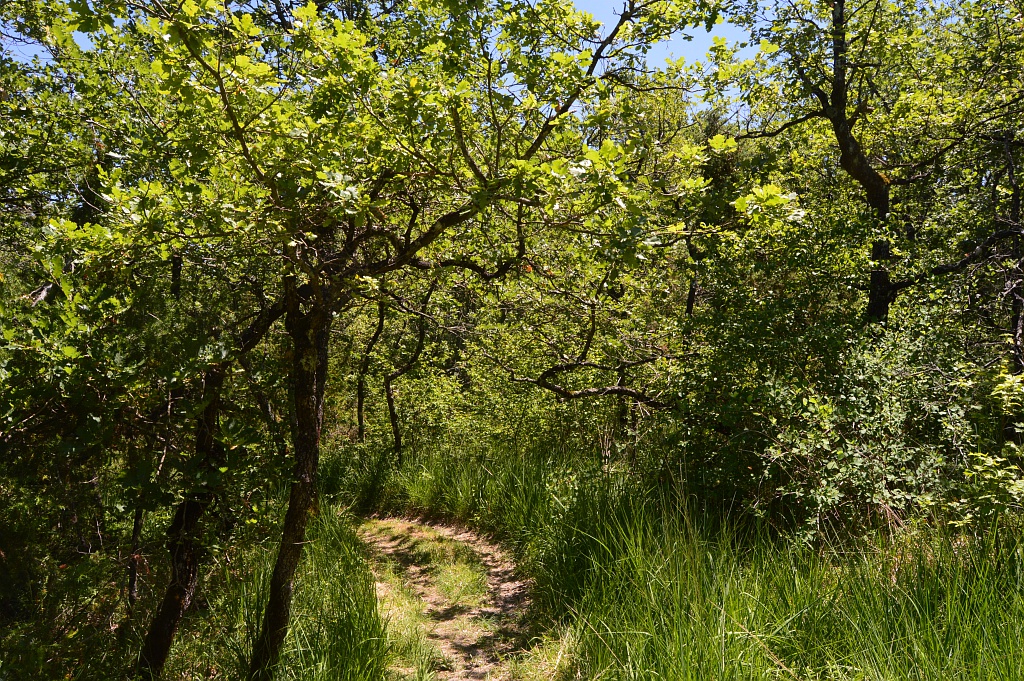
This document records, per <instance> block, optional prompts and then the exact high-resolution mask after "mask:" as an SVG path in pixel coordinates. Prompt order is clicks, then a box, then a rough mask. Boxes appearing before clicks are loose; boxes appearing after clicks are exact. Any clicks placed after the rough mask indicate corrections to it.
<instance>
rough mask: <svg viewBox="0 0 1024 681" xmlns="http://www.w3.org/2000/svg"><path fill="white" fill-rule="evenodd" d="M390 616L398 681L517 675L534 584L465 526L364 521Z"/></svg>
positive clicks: (501, 679) (498, 679) (497, 680)
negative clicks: (529, 587)
mask: <svg viewBox="0 0 1024 681" xmlns="http://www.w3.org/2000/svg"><path fill="white" fill-rule="evenodd" d="M360 535H361V536H362V538H363V540H364V541H365V542H366V544H367V545H368V546H369V548H370V557H371V560H372V565H373V570H374V575H375V578H376V581H377V597H378V599H379V600H380V604H381V609H382V611H383V614H384V616H385V618H387V620H388V631H389V636H390V638H391V643H392V649H393V650H394V652H395V658H396V659H395V661H394V663H393V665H392V669H391V678H392V679H394V680H395V681H426V680H428V679H437V680H438V681H441V680H445V681H448V680H461V679H479V680H487V681H509V680H511V679H513V678H515V677H516V676H517V674H515V673H514V670H513V667H514V657H515V656H516V654H517V653H519V652H520V651H521V650H522V649H523V648H522V646H523V644H524V638H525V626H524V617H525V613H526V609H527V606H528V602H527V585H526V583H525V582H524V581H523V580H521V579H519V578H517V576H516V575H515V570H514V565H513V563H512V561H511V560H509V558H508V557H507V556H506V555H505V554H504V553H503V552H502V550H501V549H500V548H498V547H497V546H495V545H494V544H492V543H490V542H487V541H485V540H484V539H482V538H481V537H480V536H479V535H477V534H475V533H473V532H471V531H469V530H466V529H464V528H456V527H451V526H448V525H441V524H435V523H429V522H424V521H416V520H409V519H398V518H383V519H370V520H366V521H365V522H363V524H362V525H361V526H360Z"/></svg>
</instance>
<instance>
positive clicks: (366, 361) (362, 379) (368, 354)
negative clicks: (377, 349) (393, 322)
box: [356, 300, 387, 442]
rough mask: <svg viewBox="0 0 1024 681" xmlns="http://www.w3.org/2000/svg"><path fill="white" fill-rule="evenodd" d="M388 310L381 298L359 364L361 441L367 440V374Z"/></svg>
mask: <svg viewBox="0 0 1024 681" xmlns="http://www.w3.org/2000/svg"><path fill="white" fill-rule="evenodd" d="M386 311H387V305H386V303H385V302H384V301H383V300H381V301H380V302H379V303H378V304H377V328H375V329H374V330H373V335H372V336H370V341H369V342H368V343H367V344H366V350H364V351H363V361H362V362H361V363H360V364H359V380H358V381H357V383H356V437H357V438H358V439H359V442H365V441H366V421H365V417H364V415H363V405H364V403H365V402H366V374H367V372H369V370H370V360H371V358H372V356H373V348H374V346H375V345H377V340H378V339H379V338H380V334H381V333H382V332H383V331H384V316H385V313H386Z"/></svg>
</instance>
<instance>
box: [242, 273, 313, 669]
mask: <svg viewBox="0 0 1024 681" xmlns="http://www.w3.org/2000/svg"><path fill="white" fill-rule="evenodd" d="M290 298H291V300H289V302H288V306H289V308H288V313H287V317H286V321H285V324H286V328H287V330H288V334H289V336H291V339H292V344H293V357H292V381H293V385H292V393H293V397H292V400H293V410H294V411H293V415H292V448H293V450H294V451H295V475H294V478H293V480H292V485H291V491H290V494H289V497H288V511H287V513H286V514H285V519H284V528H283V529H282V532H281V544H280V547H279V548H278V554H277V562H276V563H275V564H274V573H273V575H272V576H271V579H270V592H269V594H268V596H267V606H266V610H265V611H264V613H263V623H262V625H261V627H260V632H259V635H258V636H257V638H256V644H255V646H254V648H253V653H252V659H251V660H250V663H249V679H251V680H254V681H255V680H259V681H270V679H272V678H273V675H274V670H275V668H276V667H277V664H278V661H279V660H280V657H281V649H282V648H283V646H284V640H285V636H286V635H287V633H288V625H289V622H290V620H291V602H292V591H293V590H294V583H295V572H296V570H297V569H298V566H299V560H300V559H301V557H302V546H303V544H304V543H305V540H306V525H307V522H308V520H309V516H310V513H311V512H312V511H313V510H314V507H315V505H316V485H317V480H316V475H317V467H318V465H319V462H320V430H321V427H322V425H323V403H324V383H325V381H326V378H327V359H328V341H329V336H330V323H331V311H330V310H329V309H328V307H327V305H326V304H325V303H323V302H314V303H312V305H311V309H310V310H309V311H308V312H302V311H301V310H300V309H299V300H298V297H297V294H295V293H294V291H293V292H291V293H290Z"/></svg>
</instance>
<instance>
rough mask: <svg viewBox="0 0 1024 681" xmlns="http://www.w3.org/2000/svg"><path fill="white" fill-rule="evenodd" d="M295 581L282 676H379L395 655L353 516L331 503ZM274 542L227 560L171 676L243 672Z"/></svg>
mask: <svg viewBox="0 0 1024 681" xmlns="http://www.w3.org/2000/svg"><path fill="white" fill-rule="evenodd" d="M307 538H308V542H309V543H308V544H307V546H306V548H305V551H304V555H303V562H302V565H301V567H300V571H299V575H298V578H297V580H296V585H295V599H294V602H293V605H292V629H291V631H290V633H289V636H288V639H287V643H286V650H285V653H284V657H283V663H282V666H281V670H280V673H279V675H278V678H279V679H302V680H303V681H317V680H320V679H323V680H324V681H327V680H328V679H330V680H331V681H371V680H372V681H377V680H378V679H380V678H382V676H383V674H384V670H385V668H386V667H387V665H388V660H389V656H390V652H389V648H388V643H387V640H386V632H385V629H384V621H383V619H382V617H381V616H380V614H379V612H378V609H377V599H376V594H375V591H374V582H373V577H372V575H371V573H370V570H369V567H368V565H367V563H366V560H365V558H364V555H363V550H362V546H361V544H360V542H359V539H358V538H357V537H356V535H355V532H354V529H353V521H352V518H351V516H350V515H348V514H347V513H345V512H343V511H342V510H341V509H340V508H337V507H329V508H325V509H324V510H323V512H322V514H321V515H320V516H319V517H318V518H317V519H316V520H315V521H314V522H313V523H312V524H311V526H310V528H309V531H308V536H307ZM274 548H275V544H274V542H267V545H266V546H265V547H259V548H250V549H249V550H248V551H246V552H244V553H242V554H241V555H236V556H235V557H233V558H232V559H230V560H221V561H219V564H218V566H217V568H216V572H215V573H214V574H211V575H210V576H209V580H210V582H211V588H209V589H208V593H210V594H212V595H214V596H215V600H213V601H212V602H209V603H205V604H204V607H203V608H202V609H200V610H197V611H196V612H194V613H192V614H190V616H189V617H188V619H187V620H186V622H185V623H184V626H183V630H182V631H181V632H180V633H179V639H178V642H177V644H176V645H175V647H174V649H173V653H172V658H171V660H170V661H169V664H168V669H167V674H166V677H167V678H169V679H176V678H177V679H186V678H242V677H244V675H245V669H246V667H245V663H246V660H247V655H248V651H249V650H250V649H251V645H252V641H251V638H252V637H253V636H254V635H255V632H256V631H257V630H258V626H259V623H260V619H261V604H262V603H263V602H264V593H265V588H266V586H267V584H268V582H269V579H270V571H271V569H272V567H273V560H274V555H275V554H274Z"/></svg>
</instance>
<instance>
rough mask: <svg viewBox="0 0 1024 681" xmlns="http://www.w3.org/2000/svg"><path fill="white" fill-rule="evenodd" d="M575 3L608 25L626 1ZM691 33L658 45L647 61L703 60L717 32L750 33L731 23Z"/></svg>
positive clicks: (732, 38)
mask: <svg viewBox="0 0 1024 681" xmlns="http://www.w3.org/2000/svg"><path fill="white" fill-rule="evenodd" d="M575 3H576V6H577V7H578V8H579V9H581V10H584V11H586V12H590V13H591V14H593V15H594V18H595V19H597V20H598V21H601V22H604V24H605V25H606V26H607V25H609V24H611V23H613V22H614V21H615V15H616V14H618V13H619V12H621V11H622V4H623V3H622V1H621V0H575ZM690 35H691V36H692V40H684V39H682V38H675V39H674V40H670V41H668V42H665V43H662V44H660V45H658V46H657V47H655V48H654V49H653V50H651V52H650V54H649V56H648V64H650V65H651V66H661V65H663V64H664V63H665V59H666V58H668V57H672V58H673V59H678V58H680V57H685V58H686V61H688V62H694V61H699V60H703V59H704V54H705V53H706V52H707V51H708V48H709V47H711V43H712V40H713V39H714V37H715V36H721V37H723V38H725V39H726V40H728V41H729V42H730V43H732V42H736V41H739V40H744V39H746V38H747V37H748V36H747V34H746V33H745V32H744V31H742V30H741V29H740V28H738V27H737V26H734V25H732V24H728V23H722V24H719V25H717V26H714V27H713V28H712V30H711V32H710V33H708V32H706V31H705V30H704V27H703V26H701V27H699V28H696V29H694V30H692V31H690Z"/></svg>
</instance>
